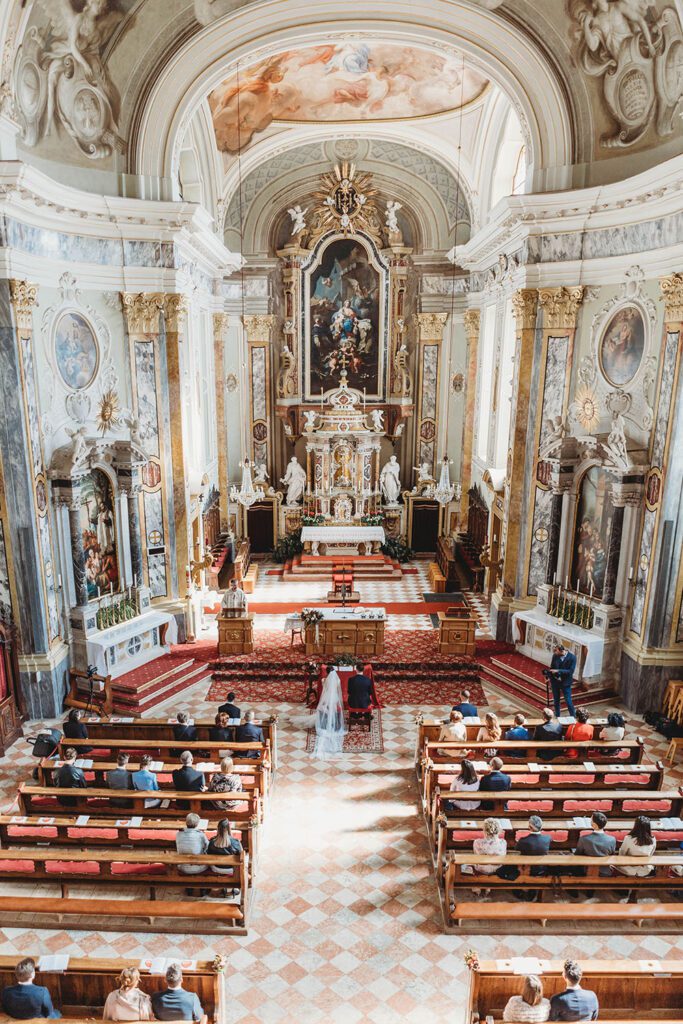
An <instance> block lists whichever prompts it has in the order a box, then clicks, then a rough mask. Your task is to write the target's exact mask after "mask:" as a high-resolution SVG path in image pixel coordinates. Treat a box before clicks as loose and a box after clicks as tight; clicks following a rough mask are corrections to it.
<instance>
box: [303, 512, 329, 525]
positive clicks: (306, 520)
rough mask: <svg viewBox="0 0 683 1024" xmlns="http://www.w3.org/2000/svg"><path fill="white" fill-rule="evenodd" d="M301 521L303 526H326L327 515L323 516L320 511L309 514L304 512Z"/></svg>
mask: <svg viewBox="0 0 683 1024" xmlns="http://www.w3.org/2000/svg"><path fill="white" fill-rule="evenodd" d="M301 523H302V525H303V526H324V525H325V516H321V515H320V513H318V514H316V515H314V516H309V515H306V514H305V513H304V515H302V517H301Z"/></svg>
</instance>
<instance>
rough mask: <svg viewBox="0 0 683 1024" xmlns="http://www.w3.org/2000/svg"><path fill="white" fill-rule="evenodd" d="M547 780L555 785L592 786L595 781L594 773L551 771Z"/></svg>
mask: <svg viewBox="0 0 683 1024" xmlns="http://www.w3.org/2000/svg"><path fill="white" fill-rule="evenodd" d="M548 781H549V782H550V783H552V784H554V785H556V786H573V785H574V784H576V785H577V786H592V785H593V783H594V782H595V776H594V775H562V774H561V773H560V772H551V773H550V776H549V778H548Z"/></svg>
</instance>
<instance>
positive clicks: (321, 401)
mask: <svg viewBox="0 0 683 1024" xmlns="http://www.w3.org/2000/svg"><path fill="white" fill-rule="evenodd" d="M320 408H321V409H324V408H325V403H324V401H323V389H322V388H321V389H320Z"/></svg>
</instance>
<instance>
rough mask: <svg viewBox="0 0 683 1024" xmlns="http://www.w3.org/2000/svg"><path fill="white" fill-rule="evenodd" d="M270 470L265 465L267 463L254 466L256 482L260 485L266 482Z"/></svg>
mask: <svg viewBox="0 0 683 1024" xmlns="http://www.w3.org/2000/svg"><path fill="white" fill-rule="evenodd" d="M268 476H269V474H268V470H267V469H266V467H265V463H263V462H261V463H258V464H257V465H255V466H254V483H255V484H256V486H257V487H258V486H259V484H265V483H266V482H267V480H268Z"/></svg>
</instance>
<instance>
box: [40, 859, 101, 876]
mask: <svg viewBox="0 0 683 1024" xmlns="http://www.w3.org/2000/svg"><path fill="white" fill-rule="evenodd" d="M45 870H46V872H47V873H48V874H49V875H99V873H100V865H99V864H97V863H96V861H92V860H84V861H79V860H49V861H48V862H47V863H46V865H45Z"/></svg>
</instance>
